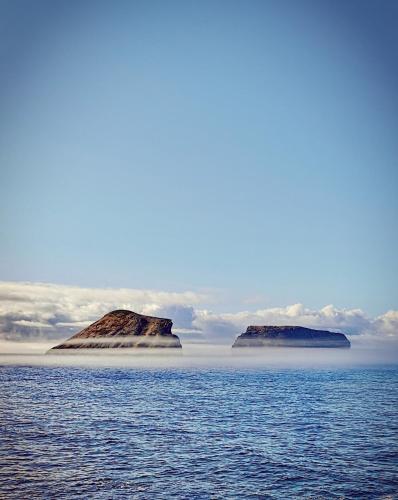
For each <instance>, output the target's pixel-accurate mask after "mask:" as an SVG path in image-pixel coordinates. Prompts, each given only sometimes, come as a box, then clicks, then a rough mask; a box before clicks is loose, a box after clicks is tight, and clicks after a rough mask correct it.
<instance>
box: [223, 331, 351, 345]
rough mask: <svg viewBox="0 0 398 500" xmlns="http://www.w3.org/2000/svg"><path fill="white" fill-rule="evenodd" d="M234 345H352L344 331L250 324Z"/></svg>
mask: <svg viewBox="0 0 398 500" xmlns="http://www.w3.org/2000/svg"><path fill="white" fill-rule="evenodd" d="M232 347H351V344H350V341H349V340H348V339H347V337H346V336H345V335H344V334H343V333H335V332H329V331H327V330H313V329H312V328H304V327H302V326H248V327H247V330H246V332H245V333H242V334H241V335H239V337H238V338H237V339H236V340H235V342H234V344H233V346H232Z"/></svg>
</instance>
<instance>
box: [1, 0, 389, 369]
mask: <svg viewBox="0 0 398 500" xmlns="http://www.w3.org/2000/svg"><path fill="white" fill-rule="evenodd" d="M0 14H1V15H0V19H2V21H1V22H2V23H3V25H2V26H3V28H4V29H3V30H2V32H1V39H2V47H3V48H4V50H3V51H2V52H1V53H0V63H1V67H2V68H3V71H2V75H3V78H2V80H1V82H0V106H1V110H2V112H1V119H0V162H1V182H0V209H1V213H2V223H1V227H2V246H1V248H0V279H1V281H0V352H4V353H5V352H16V351H20V352H22V351H23V352H42V351H43V349H44V346H46V347H50V346H51V345H54V344H56V343H57V342H58V341H59V340H62V339H66V338H68V337H70V336H71V335H72V334H74V333H76V332H77V331H79V330H80V329H82V328H84V327H85V326H87V325H89V324H90V323H92V322H93V321H95V320H97V319H99V318H100V317H101V316H102V315H104V314H106V313H107V312H109V311H111V310H114V309H120V308H123V309H128V310H132V311H135V312H137V313H141V314H147V315H154V316H158V317H165V318H170V319H172V320H173V332H174V333H175V334H177V335H178V336H179V338H180V339H181V342H182V344H183V346H184V347H186V349H188V350H189V349H194V350H195V349H199V348H200V349H201V351H200V352H201V353H203V354H204V355H205V356H211V354H210V351H209V350H208V346H212V347H213V349H214V350H213V352H216V351H217V349H218V351H217V352H221V351H222V350H223V349H225V346H230V345H231V344H232V343H233V341H234V339H235V338H236V337H237V336H238V335H239V334H240V333H242V332H244V331H245V330H246V328H247V326H249V325H266V324H268V325H301V326H305V327H310V328H319V329H330V330H332V331H336V332H343V333H345V334H346V335H347V336H348V337H349V339H350V341H351V342H352V346H353V349H352V351H355V349H356V348H357V349H369V350H372V349H379V348H380V349H381V348H383V349H384V351H385V352H386V353H389V354H388V356H387V354H386V358H384V359H387V358H388V359H389V360H390V361H391V360H392V359H396V360H398V358H397V352H398V349H397V346H398V282H397V280H396V276H397V275H398V265H397V254H396V248H397V247H398V231H396V221H397V220H398V196H397V185H398V182H397V181H398V179H397V169H396V167H395V165H396V158H397V154H398V140H397V136H396V131H397V130H398V99H397V93H396V88H397V85H398V72H397V68H398V61H397V53H398V50H397V49H398V34H397V32H396V30H395V26H396V20H397V18H398V10H397V8H396V6H395V5H394V4H393V2H386V1H383V2H380V4H379V5H378V6H377V8H375V6H374V3H372V2H366V1H365V2H362V1H359V0H354V1H352V2H349V4H347V5H345V4H343V3H340V4H339V5H332V4H330V3H329V2H314V1H310V0H304V1H302V2H298V3H297V2H283V3H281V2H278V1H276V0H275V1H269V2H252V3H251V4H250V8H248V7H247V5H245V7H244V8H243V3H242V4H241V3H239V2H238V3H231V2H226V1H220V2H211V1H203V2H197V3H190V2H180V1H171V2H167V3H164V4H163V3H156V8H155V4H154V3H152V2H146V1H142V2H140V1H136V2H127V1H120V2H117V4H116V5H115V4H112V3H109V2H101V1H99V2H95V3H94V2H86V1H83V2H79V3H76V2H72V3H70V2H69V3H67V2H61V3H60V4H59V5H58V6H57V7H55V6H54V3H53V2H50V1H39V2H35V4H34V5H33V3H29V2H3V4H2V5H1V7H0ZM383 346H384V347H383ZM220 349H221V350H220ZM197 352H198V351H197ZM222 352H224V351H222ZM351 355H352V354H344V356H351ZM381 358H382V356H381Z"/></svg>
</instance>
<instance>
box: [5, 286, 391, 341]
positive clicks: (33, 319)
mask: <svg viewBox="0 0 398 500" xmlns="http://www.w3.org/2000/svg"><path fill="white" fill-rule="evenodd" d="M206 302H209V296H207V295H204V294H200V293H196V292H191V291H186V292H164V291H153V290H138V289H127V288H122V289H114V288H81V287H73V286H65V285H55V284H49V283H20V282H0V338H2V339H4V340H40V339H41V340H47V339H61V338H67V337H69V336H71V335H72V334H74V333H76V332H78V331H79V330H81V329H82V328H84V327H85V326H87V325H89V324H90V323H92V322H93V321H95V320H97V319H99V318H100V317H101V316H103V315H104V314H106V313H107V312H109V311H111V310H114V309H130V310H133V311H135V312H139V313H142V314H149V315H155V316H161V317H168V318H171V319H172V320H173V331H174V332H175V333H177V334H178V335H179V336H180V338H181V340H182V342H184V341H185V342H210V343H219V344H231V342H232V341H233V339H234V338H235V337H236V336H237V335H238V334H240V333H241V332H243V331H244V330H245V329H246V327H247V326H248V325H256V324H260V325H261V324H273V325H283V324H284V325H302V326H308V327H313V328H323V329H330V330H335V331H341V332H344V333H346V334H348V335H349V336H351V338H352V337H353V336H355V337H354V338H357V339H369V338H370V339H372V338H377V339H383V340H388V339H390V340H396V341H398V311H387V312H386V313H385V314H382V315H380V316H377V317H373V318H372V317H369V316H367V315H366V314H365V313H364V312H363V311H362V310H361V309H338V308H336V307H334V306H333V305H327V306H325V307H323V308H322V309H319V310H314V309H309V308H306V307H304V306H303V305H302V304H294V305H290V306H287V307H277V308H267V309H259V310H256V311H241V312H236V313H215V312H212V311H210V310H208V309H205V308H203V304H205V303H206Z"/></svg>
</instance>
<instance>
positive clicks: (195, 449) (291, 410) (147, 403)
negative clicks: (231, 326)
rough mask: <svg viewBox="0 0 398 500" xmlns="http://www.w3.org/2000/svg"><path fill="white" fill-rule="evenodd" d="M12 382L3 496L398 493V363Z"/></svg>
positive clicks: (40, 372) (8, 377)
mask: <svg viewBox="0 0 398 500" xmlns="http://www.w3.org/2000/svg"><path fill="white" fill-rule="evenodd" d="M0 377H1V396H0V398H1V399H0V412H1V455H0V462H1V473H0V483H1V486H0V496H1V497H2V498H10V499H18V500H21V499H25V498H26V499H28V498H29V499H40V498H46V499H47V498H54V499H55V498H56V499H71V498H84V499H87V498H95V499H111V498H112V499H122V498H131V499H170V498H178V499H179V498H181V499H238V498H239V499H241V498H253V499H257V498H258V499H260V498H261V499H262V498H264V499H266V498H283V499H285V498H314V499H315V498H316V499H322V498H325V499H329V498H353V499H354V498H355V499H358V498H361V499H362V498H364V499H366V498H380V499H381V498H384V499H390V498H397V496H396V494H397V491H398V487H397V458H398V445H397V435H398V432H397V431H398V422H397V408H398V390H397V384H398V370H397V369H393V368H380V367H378V368H369V369H362V368H354V369H345V368H344V369H343V368H336V369H330V370H327V369H319V370H315V369H297V370H296V369H283V370H282V369H272V370H266V369H255V370H228V369H202V370H189V369H174V370H173V369H138V370H137V369H118V368H98V367H97V368H92V367H91V368H82V367H67V366H66V367H56V366H50V367H41V366H12V365H11V366H3V367H2V368H1V370H0Z"/></svg>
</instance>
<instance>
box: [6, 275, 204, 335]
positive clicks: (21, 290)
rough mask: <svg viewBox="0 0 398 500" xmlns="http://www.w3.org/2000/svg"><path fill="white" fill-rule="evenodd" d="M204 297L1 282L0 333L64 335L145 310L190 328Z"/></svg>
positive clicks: (134, 290) (145, 291)
mask: <svg viewBox="0 0 398 500" xmlns="http://www.w3.org/2000/svg"><path fill="white" fill-rule="evenodd" d="M205 299H206V297H205V296H204V295H202V294H198V293H195V292H190V291H188V292H164V291H153V290H137V289H128V288H120V289H115V288H81V287H74V286H65V285H55V284H51V283H17V282H0V336H1V337H2V338H6V339H16V338H21V339H24V338H62V337H67V336H69V335H72V334H73V333H76V332H77V331H79V330H80V329H81V328H84V327H85V326H87V325H88V324H90V323H91V322H93V321H95V320H97V319H98V318H100V317H101V316H103V315H104V314H106V313H107V312H109V311H112V310H114V309H130V310H133V311H136V312H139V313H143V314H150V313H153V314H155V313H157V311H159V312H162V311H163V312H165V313H167V312H170V313H172V314H173V313H175V314H176V316H177V318H178V320H179V321H180V323H181V324H182V325H183V326H187V325H188V326H189V327H192V325H191V323H192V319H193V317H194V309H193V306H194V305H195V304H198V303H200V302H203V301H204V300H205ZM166 316H167V315H166Z"/></svg>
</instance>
